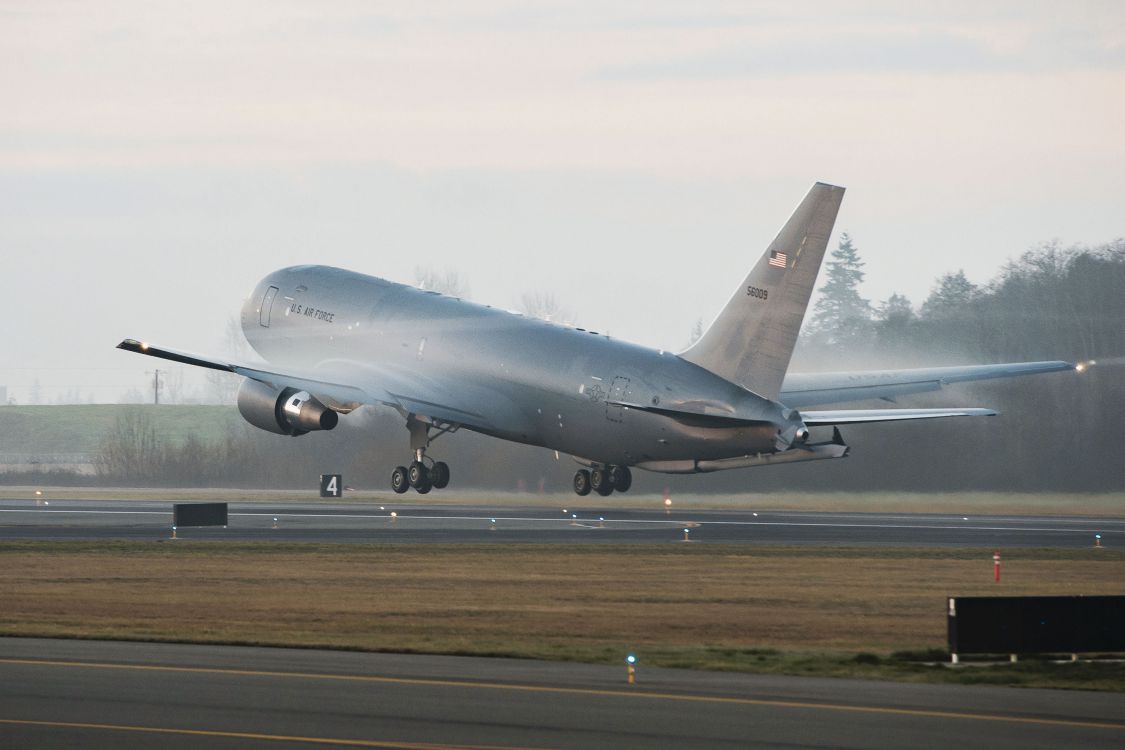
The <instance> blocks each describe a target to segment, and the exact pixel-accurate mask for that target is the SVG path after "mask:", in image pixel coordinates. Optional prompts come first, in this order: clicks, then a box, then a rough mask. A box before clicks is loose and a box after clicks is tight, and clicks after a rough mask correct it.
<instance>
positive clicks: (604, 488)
mask: <svg viewBox="0 0 1125 750" xmlns="http://www.w3.org/2000/svg"><path fill="white" fill-rule="evenodd" d="M590 487H591V489H593V490H594V492H596V493H598V494H599V495H601V496H602V497H607V496H609V495H611V494H613V482H611V481H610V478H609V471H607V470H606V469H594V470H593V471H591V472H590Z"/></svg>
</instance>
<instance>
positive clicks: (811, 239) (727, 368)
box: [680, 182, 844, 400]
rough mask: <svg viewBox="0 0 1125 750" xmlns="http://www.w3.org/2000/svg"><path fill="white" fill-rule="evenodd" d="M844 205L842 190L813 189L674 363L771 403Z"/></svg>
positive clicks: (822, 185)
mask: <svg viewBox="0 0 1125 750" xmlns="http://www.w3.org/2000/svg"><path fill="white" fill-rule="evenodd" d="M843 198H844V188H842V187H836V186H835V185H826V184H825V183H823V182H818V183H816V184H815V185H813V187H812V189H811V190H810V191H809V193H808V195H806V196H805V199H804V200H803V201H801V205H800V206H798V207H797V210H796V211H794V212H793V215H792V216H791V217H790V218H789V221H788V222H786V224H785V226H784V227H783V228H782V229H781V231H780V232H779V233H778V235H777V237H776V238H775V239H774V241H773V242H771V243H770V246H769V247H768V248H767V249H766V252H765V254H764V255H762V257H761V258H760V259H759V260H758V263H757V264H756V265H755V266H754V268H753V270H751V271H750V275H749V276H747V277H746V280H745V281H744V282H743V283H742V286H740V287H739V288H738V289H737V290H736V291H735V293H734V296H733V297H731V299H730V301H729V302H727V305H726V307H724V308H723V310H722V312H720V313H719V317H718V318H716V319H715V322H714V323H712V324H711V327H710V328H708V329H707V332H706V333H704V334H703V337H702V338H701V339H699V341H697V342H695V344H693V345H692V346H691V348H689V349H688V350H687V351H685V352H683V353H681V354H680V356H681V357H683V358H684V359H686V360H687V361H689V362H693V363H695V364H697V365H699V366H700V367H702V368H704V369H706V370H710V371H711V372H713V373H715V374H716V375H719V376H721V377H723V378H726V379H727V380H730V381H731V382H734V383H737V384H739V385H741V386H742V387H744V388H747V389H749V390H751V391H753V392H754V393H757V394H758V395H759V396H764V397H765V398H769V399H773V400H776V399H777V398H778V395H779V394H780V392H781V382H782V380H784V379H785V371H786V370H787V369H788V368H789V359H790V357H792V355H793V346H794V345H795V344H796V343H797V334H798V333H800V331H801V322H802V321H803V320H804V318H805V310H806V309H807V308H808V306H809V296H810V295H811V294H812V290H813V285H814V284H816V276H817V273H819V271H820V262H821V260H822V259H823V258H824V251H825V248H827V246H828V236H829V235H830V234H831V233H832V226H833V224H835V222H836V213H837V212H838V211H839V210H840V201H841V200H843Z"/></svg>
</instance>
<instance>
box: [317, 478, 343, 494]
mask: <svg viewBox="0 0 1125 750" xmlns="http://www.w3.org/2000/svg"><path fill="white" fill-rule="evenodd" d="M343 495H344V481H343V479H342V478H341V477H340V475H339V474H321V475H320V496H321V497H343Z"/></svg>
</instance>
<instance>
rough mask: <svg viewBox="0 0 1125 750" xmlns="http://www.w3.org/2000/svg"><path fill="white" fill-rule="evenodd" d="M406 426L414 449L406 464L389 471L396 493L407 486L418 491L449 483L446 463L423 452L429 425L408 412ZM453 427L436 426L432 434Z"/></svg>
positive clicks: (428, 438)
mask: <svg viewBox="0 0 1125 750" xmlns="http://www.w3.org/2000/svg"><path fill="white" fill-rule="evenodd" d="M406 428H407V429H408V430H410V447H411V449H412V450H413V451H414V460H413V461H411V462H410V465H409V466H396V467H395V468H394V471H392V472H391V489H392V490H394V491H395V492H396V493H397V494H399V495H401V494H402V493H404V492H406V491H407V490H409V489H410V488H411V487H413V488H414V490H415V492H417V493H418V494H419V495H425V494H426V493H427V492H429V491H430V490H434V489H437V490H440V489H443V488H444V487H446V486H447V485H448V484H449V464H447V463H445V462H444V461H434V460H433V459H431V458H428V457H427V456H426V448H428V447H429V445H430V425H429V424H427V423H426V422H423V421H421V420H419V419H417V418H415V417H414V416H411V417H409V418H408V419H407V420H406ZM456 429H457V428H456V427H455V426H449V427H443V428H440V432H438V434H437V435H435V436H434V438H435V439H436V438H437V437H438V436H440V435H444V434H445V433H447V432H453V431H454V430H456Z"/></svg>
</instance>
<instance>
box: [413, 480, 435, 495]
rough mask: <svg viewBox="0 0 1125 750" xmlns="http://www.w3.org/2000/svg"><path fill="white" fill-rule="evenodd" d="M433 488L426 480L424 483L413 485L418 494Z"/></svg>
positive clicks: (423, 493)
mask: <svg viewBox="0 0 1125 750" xmlns="http://www.w3.org/2000/svg"><path fill="white" fill-rule="evenodd" d="M433 488H434V486H433V485H432V484H430V483H429V482H426V483H425V484H420V485H418V486H417V487H415V488H414V491H415V492H417V493H418V494H419V495H425V494H426V493H427V492H429V491H430V490H432V489H433Z"/></svg>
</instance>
